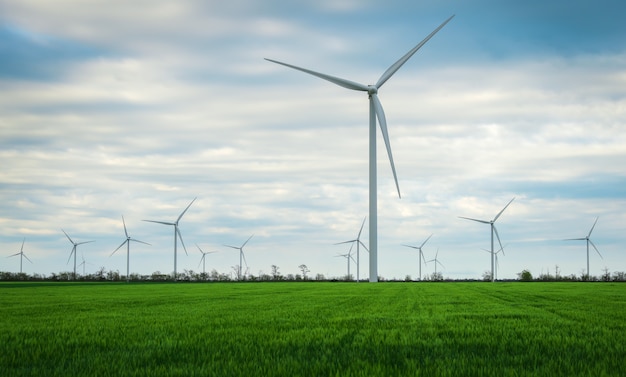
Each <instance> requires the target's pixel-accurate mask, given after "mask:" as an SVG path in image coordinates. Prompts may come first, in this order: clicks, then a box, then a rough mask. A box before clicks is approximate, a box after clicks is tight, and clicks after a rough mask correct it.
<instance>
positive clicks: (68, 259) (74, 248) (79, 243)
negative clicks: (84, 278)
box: [61, 229, 96, 280]
mask: <svg viewBox="0 0 626 377" xmlns="http://www.w3.org/2000/svg"><path fill="white" fill-rule="evenodd" d="M61 231H62V232H63V233H65V231H64V230H63V229H61ZM65 237H67V239H68V240H70V242H71V243H72V245H74V247H72V251H71V252H70V257H69V258H67V263H69V262H70V259H72V254H74V280H76V248H77V247H78V245H82V244H84V243H90V242H96V241H83V242H74V241H73V240H72V239H71V238H70V236H68V235H67V233H65Z"/></svg>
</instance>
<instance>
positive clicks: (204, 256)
mask: <svg viewBox="0 0 626 377" xmlns="http://www.w3.org/2000/svg"><path fill="white" fill-rule="evenodd" d="M196 247H197V248H198V250H200V252H201V253H202V258H200V263H198V267H200V264H202V274H203V275H206V255H207V254H212V253H217V251H206V252H205V251H202V249H201V248H200V246H198V244H196Z"/></svg>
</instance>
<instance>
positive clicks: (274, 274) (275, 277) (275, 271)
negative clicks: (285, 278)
mask: <svg viewBox="0 0 626 377" xmlns="http://www.w3.org/2000/svg"><path fill="white" fill-rule="evenodd" d="M272 280H282V276H280V271H279V267H278V266H277V265H275V264H273V265H272Z"/></svg>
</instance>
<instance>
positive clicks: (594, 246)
mask: <svg viewBox="0 0 626 377" xmlns="http://www.w3.org/2000/svg"><path fill="white" fill-rule="evenodd" d="M589 243H590V244H591V246H593V248H594V249H596V253H598V255H599V256H600V258H602V259H604V258H603V257H602V254H600V251H599V250H598V248H597V247H596V245H595V244H594V243H593V241H591V240H589Z"/></svg>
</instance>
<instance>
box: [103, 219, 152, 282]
mask: <svg viewBox="0 0 626 377" xmlns="http://www.w3.org/2000/svg"><path fill="white" fill-rule="evenodd" d="M122 224H124V234H126V240H124V242H122V244H121V245H119V246H118V247H117V249H115V250H113V252H112V253H111V255H109V258H110V257H112V256H113V254H115V252H116V251H118V250H119V249H120V248H121V247H122V246H124V244H126V282H127V283H128V282H129V281H130V241H135V242H139V243H142V244H145V245H150V244H149V243H147V242H143V241H139V240H136V239H134V238H132V237H131V236H129V235H128V230H127V229H126V221H124V216H122Z"/></svg>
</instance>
